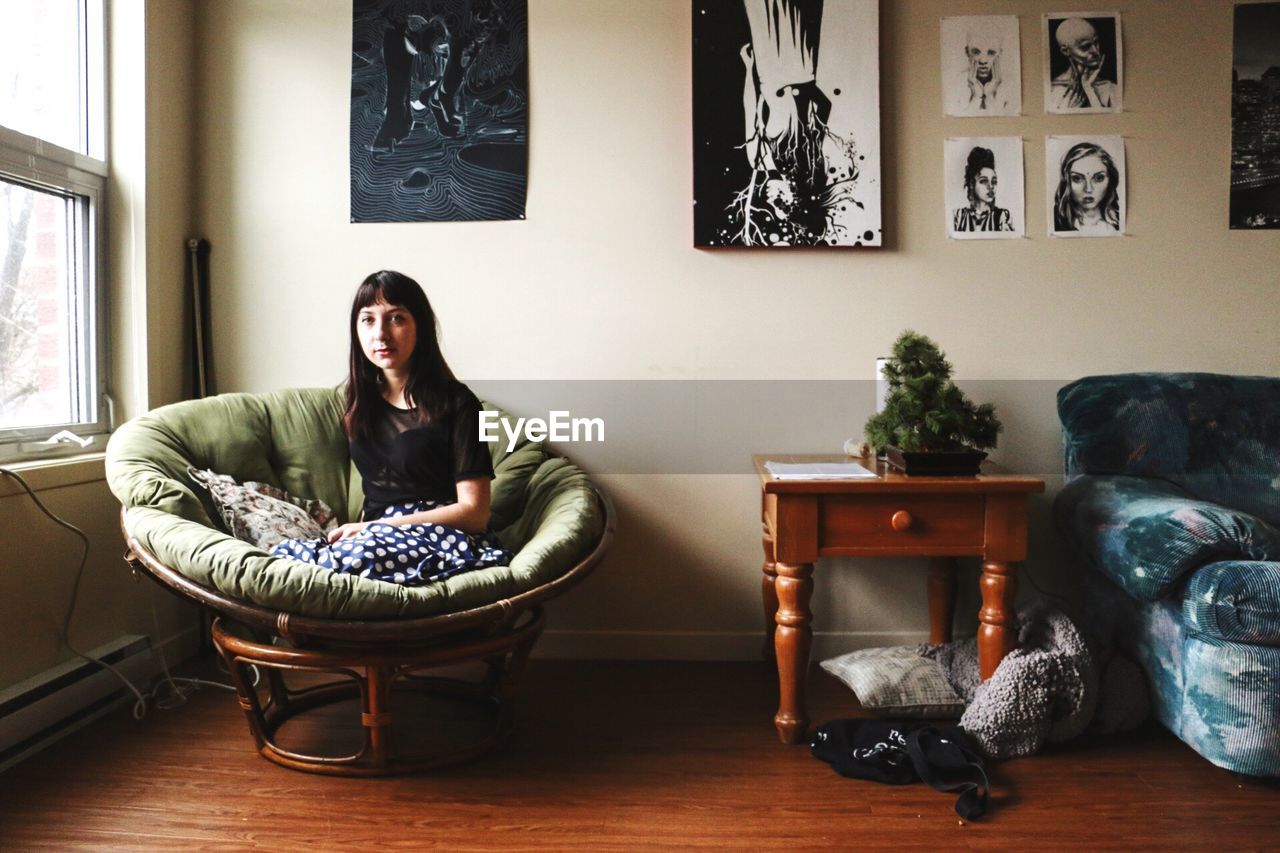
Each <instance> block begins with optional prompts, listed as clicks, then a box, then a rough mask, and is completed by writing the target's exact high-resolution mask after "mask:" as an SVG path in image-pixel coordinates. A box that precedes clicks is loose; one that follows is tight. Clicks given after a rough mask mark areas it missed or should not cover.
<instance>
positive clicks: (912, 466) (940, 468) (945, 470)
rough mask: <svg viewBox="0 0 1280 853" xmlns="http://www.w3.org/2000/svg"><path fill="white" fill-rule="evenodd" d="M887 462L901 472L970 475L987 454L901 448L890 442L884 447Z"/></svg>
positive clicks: (975, 451) (909, 474)
mask: <svg viewBox="0 0 1280 853" xmlns="http://www.w3.org/2000/svg"><path fill="white" fill-rule="evenodd" d="M884 455H885V458H886V459H887V460H888V461H889V464H890V465H892V466H893V467H894V468H897V469H898V470H899V471H901V472H902V473H904V474H906V475H908V476H911V475H913V474H918V475H927V476H930V477H971V476H973V475H974V474H977V473H978V470H979V467H980V466H981V465H982V460H983V459H986V458H987V454H985V453H983V452H982V451H981V450H947V451H940V452H936V453H935V452H924V451H913V450H902V449H901V448H898V447H894V446H893V445H892V444H889V445H886V446H885V448H884Z"/></svg>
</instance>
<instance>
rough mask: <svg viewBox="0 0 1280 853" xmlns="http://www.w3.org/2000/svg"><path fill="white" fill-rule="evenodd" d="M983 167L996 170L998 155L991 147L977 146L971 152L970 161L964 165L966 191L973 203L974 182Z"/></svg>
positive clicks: (970, 201)
mask: <svg viewBox="0 0 1280 853" xmlns="http://www.w3.org/2000/svg"><path fill="white" fill-rule="evenodd" d="M983 169H990V170H991V171H993V172H994V171H995V170H996V155H995V153H994V152H992V150H991V149H990V148H979V147H975V148H974V149H973V150H972V151H970V152H969V161H968V162H967V163H965V165H964V193H965V195H967V196H968V197H969V203H970V204H972V203H973V184H974V181H976V180H978V173H979V172H981V171H982V170H983Z"/></svg>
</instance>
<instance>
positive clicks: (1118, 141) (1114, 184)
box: [1044, 135, 1125, 237]
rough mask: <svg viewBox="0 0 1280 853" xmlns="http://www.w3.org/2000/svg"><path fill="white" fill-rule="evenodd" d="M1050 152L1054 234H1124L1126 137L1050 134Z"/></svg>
mask: <svg viewBox="0 0 1280 853" xmlns="http://www.w3.org/2000/svg"><path fill="white" fill-rule="evenodd" d="M1044 148H1045V197H1046V201H1047V202H1048V221H1049V234H1050V236H1053V237H1119V236H1121V235H1122V234H1124V230H1125V185H1124V184H1125V180H1124V179H1125V160H1124V139H1123V138H1121V137H1119V136H1106V135H1096V136H1049V137H1046V138H1045V146H1044Z"/></svg>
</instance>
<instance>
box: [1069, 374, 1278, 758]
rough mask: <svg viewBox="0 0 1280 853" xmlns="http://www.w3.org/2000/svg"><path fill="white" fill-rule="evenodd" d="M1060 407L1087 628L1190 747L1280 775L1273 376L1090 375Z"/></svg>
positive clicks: (1073, 540) (1072, 534) (1073, 539)
mask: <svg viewBox="0 0 1280 853" xmlns="http://www.w3.org/2000/svg"><path fill="white" fill-rule="evenodd" d="M1058 415H1059V417H1060V419H1061V421H1062V427H1063V444H1064V451H1065V459H1066V474H1067V477H1068V482H1067V484H1066V486H1065V487H1064V488H1063V490H1062V492H1061V493H1060V494H1059V495H1058V497H1057V499H1056V501H1055V503H1054V514H1055V517H1056V520H1057V522H1058V527H1059V529H1060V530H1061V531H1062V533H1063V535H1064V536H1065V537H1066V538H1067V539H1068V540H1069V541H1070V542H1071V544H1072V545H1073V546H1074V547H1075V549H1076V550H1077V551H1078V552H1079V553H1080V554H1081V555H1083V556H1084V557H1085V558H1086V559H1087V561H1088V563H1089V564H1090V567H1091V568H1092V569H1093V570H1094V571H1091V572H1088V573H1087V574H1088V576H1087V579H1086V583H1085V592H1086V596H1085V600H1086V604H1087V606H1088V611H1089V612H1088V620H1089V628H1090V630H1091V631H1092V632H1093V633H1095V634H1096V635H1097V637H1098V638H1099V639H1100V640H1101V642H1102V643H1103V644H1104V645H1105V646H1108V647H1113V648H1116V649H1118V650H1120V651H1122V652H1124V653H1126V654H1128V655H1130V656H1131V657H1133V658H1134V659H1135V660H1137V661H1138V662H1139V663H1140V664H1141V666H1142V667H1143V669H1144V670H1145V671H1146V673H1147V676H1148V680H1149V682H1150V686H1151V694H1152V707H1153V709H1154V712H1155V714H1156V716H1157V717H1158V718H1159V720H1160V721H1161V722H1162V723H1164V725H1166V726H1168V727H1169V728H1170V729H1171V730H1172V731H1173V732H1175V733H1176V734H1177V735H1178V736H1179V737H1181V738H1182V739H1183V740H1184V741H1186V742H1187V743H1188V744H1190V745H1191V746H1192V747H1193V748H1194V749H1195V750H1196V751H1197V752H1199V753H1200V754H1201V755H1203V756H1204V757H1205V758H1207V759H1209V760H1210V761H1212V762H1213V763H1214V764H1217V765H1219V766H1221V767H1225V768H1228V769H1230V770H1234V771H1237V772H1240V773H1247V774H1251V775H1258V776H1280V379H1272V378H1265V377H1237V376H1219V375H1215V374H1206V373H1180V374H1124V375H1117V376H1094V377H1087V378H1085V379H1081V380H1078V381H1076V382H1073V383H1071V384H1070V385H1068V386H1066V387H1065V388H1063V389H1061V390H1060V391H1059V392H1058Z"/></svg>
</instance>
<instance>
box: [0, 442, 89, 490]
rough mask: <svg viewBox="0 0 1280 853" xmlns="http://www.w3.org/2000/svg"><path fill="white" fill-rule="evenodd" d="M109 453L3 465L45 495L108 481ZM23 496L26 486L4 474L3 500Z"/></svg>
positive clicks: (1, 479) (0, 479)
mask: <svg viewBox="0 0 1280 853" xmlns="http://www.w3.org/2000/svg"><path fill="white" fill-rule="evenodd" d="M105 460H106V454H105V453H103V452H102V451H98V452H97V453H81V454H78V455H76V456H65V457H63V458H61V459H43V460H38V461H37V460H33V461H30V462H11V463H6V464H5V465H3V466H0V467H4V468H8V469H9V470H10V471H13V472H15V473H17V474H19V475H20V476H21V477H22V478H23V479H24V480H26V481H27V483H29V484H30V486H31V488H32V490H34V491H37V492H43V491H45V490H47V489H60V488H63V487H65V486H78V485H80V484H82V483H96V482H98V481H100V480H104V479H106V465H105ZM20 494H23V490H22V486H20V485H19V484H18V483H17V481H15V480H14V479H13V478H11V477H5V476H3V475H0V498H4V497H9V496H10V495H20Z"/></svg>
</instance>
